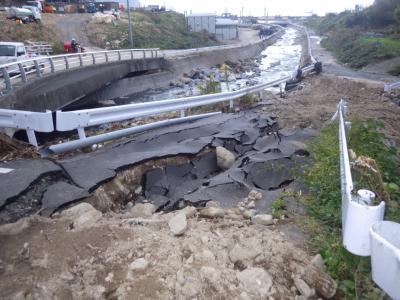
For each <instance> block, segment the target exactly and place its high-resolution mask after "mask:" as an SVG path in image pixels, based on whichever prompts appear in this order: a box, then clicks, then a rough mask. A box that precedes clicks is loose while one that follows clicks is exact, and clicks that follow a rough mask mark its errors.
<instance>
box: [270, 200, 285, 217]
mask: <svg viewBox="0 0 400 300" xmlns="http://www.w3.org/2000/svg"><path fill="white" fill-rule="evenodd" d="M271 214H272V216H273V217H274V218H275V219H280V218H281V217H283V216H285V215H286V204H285V199H284V198H283V197H281V198H278V199H276V200H275V201H274V202H272V204H271Z"/></svg>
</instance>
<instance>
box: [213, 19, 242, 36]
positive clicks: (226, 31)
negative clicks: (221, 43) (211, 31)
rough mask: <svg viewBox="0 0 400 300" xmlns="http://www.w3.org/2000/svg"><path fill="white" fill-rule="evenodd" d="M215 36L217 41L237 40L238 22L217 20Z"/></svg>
mask: <svg viewBox="0 0 400 300" xmlns="http://www.w3.org/2000/svg"><path fill="white" fill-rule="evenodd" d="M215 35H216V36H217V39H219V40H235V39H237V38H239V25H238V21H235V20H232V19H226V18H217V19H216V23H215Z"/></svg>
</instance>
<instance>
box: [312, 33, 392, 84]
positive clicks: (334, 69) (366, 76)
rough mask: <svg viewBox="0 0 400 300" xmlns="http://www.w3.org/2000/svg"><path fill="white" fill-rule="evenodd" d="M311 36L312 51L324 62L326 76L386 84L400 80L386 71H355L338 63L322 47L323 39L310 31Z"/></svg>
mask: <svg viewBox="0 0 400 300" xmlns="http://www.w3.org/2000/svg"><path fill="white" fill-rule="evenodd" d="M310 34H311V36H310V40H311V49H312V51H313V55H314V57H315V58H316V59H318V60H319V61H322V64H323V72H324V73H325V74H330V75H336V76H340V77H348V78H356V79H363V80H369V81H378V82H386V83H388V82H393V81H398V80H399V78H398V77H395V76H390V75H388V74H387V73H385V70H384V69H382V68H377V69H376V71H374V72H373V71H372V69H370V68H369V69H368V70H367V71H364V70H353V69H351V68H348V67H346V66H343V65H341V64H340V63H338V62H337V61H336V59H335V58H334V56H333V54H332V53H331V52H329V51H327V50H326V49H325V48H324V47H322V46H321V44H320V41H321V38H320V37H318V36H316V35H314V34H313V32H312V31H310Z"/></svg>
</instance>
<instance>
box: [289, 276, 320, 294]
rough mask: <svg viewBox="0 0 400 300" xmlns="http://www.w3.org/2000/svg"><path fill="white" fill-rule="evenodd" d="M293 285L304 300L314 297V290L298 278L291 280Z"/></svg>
mask: <svg viewBox="0 0 400 300" xmlns="http://www.w3.org/2000/svg"><path fill="white" fill-rule="evenodd" d="M293 282H294V285H295V286H296V288H297V290H298V291H299V292H300V294H302V295H303V296H304V297H305V298H306V299H309V298H310V297H312V296H314V295H315V290H314V289H312V288H310V287H309V286H308V285H307V283H305V282H304V281H303V280H301V279H300V278H298V277H295V278H294V279H293Z"/></svg>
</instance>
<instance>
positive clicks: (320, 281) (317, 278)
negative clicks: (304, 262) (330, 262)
mask: <svg viewBox="0 0 400 300" xmlns="http://www.w3.org/2000/svg"><path fill="white" fill-rule="evenodd" d="M300 279H302V280H303V281H304V282H306V283H307V284H308V286H310V287H312V288H314V289H315V290H316V291H317V293H318V294H319V295H321V296H323V297H324V298H326V299H330V298H332V297H333V296H335V294H336V290H337V283H336V281H335V280H333V279H332V277H330V276H329V275H328V274H326V273H324V272H323V271H321V270H320V269H319V268H316V267H314V266H313V265H308V266H307V267H306V268H304V269H303V270H302V272H301V274H300Z"/></svg>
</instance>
